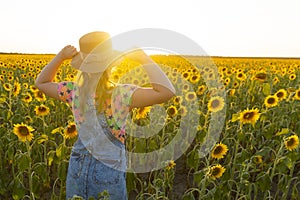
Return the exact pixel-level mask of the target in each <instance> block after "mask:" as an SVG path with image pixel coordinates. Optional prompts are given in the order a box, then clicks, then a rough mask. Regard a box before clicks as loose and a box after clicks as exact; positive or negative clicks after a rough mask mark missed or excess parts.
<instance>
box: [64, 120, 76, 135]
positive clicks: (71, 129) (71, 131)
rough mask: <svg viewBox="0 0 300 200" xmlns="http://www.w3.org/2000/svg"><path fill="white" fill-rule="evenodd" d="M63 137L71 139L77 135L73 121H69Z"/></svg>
mask: <svg viewBox="0 0 300 200" xmlns="http://www.w3.org/2000/svg"><path fill="white" fill-rule="evenodd" d="M63 136H64V138H66V139H71V138H74V137H76V136H77V129H76V124H75V123H74V122H70V123H69V124H68V126H67V127H66V128H65V131H64V135H63Z"/></svg>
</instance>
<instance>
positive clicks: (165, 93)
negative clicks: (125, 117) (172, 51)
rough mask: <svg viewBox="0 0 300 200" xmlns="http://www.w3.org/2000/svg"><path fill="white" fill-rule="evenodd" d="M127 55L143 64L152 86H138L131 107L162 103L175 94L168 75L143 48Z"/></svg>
mask: <svg viewBox="0 0 300 200" xmlns="http://www.w3.org/2000/svg"><path fill="white" fill-rule="evenodd" d="M126 57H128V58H129V59H132V60H135V61H137V62H139V63H140V64H142V65H143V68H144V70H145V71H146V73H147V75H148V77H149V80H150V82H151V86H152V87H150V88H142V87H141V88H137V89H136V90H135V91H134V93H133V94H132V98H131V99H132V101H131V108H135V107H145V106H151V105H154V104H160V103H163V102H166V101H168V100H169V99H171V98H172V97H173V96H174V95H175V93H176V91H175V88H174V86H173V85H172V83H171V81H170V80H169V79H168V77H167V75H166V74H165V73H164V72H163V71H162V70H161V68H160V67H159V66H158V65H157V63H155V62H154V61H153V60H152V59H151V58H150V57H149V56H148V55H147V54H146V53H145V52H144V51H143V50H141V49H136V50H135V51H133V52H132V53H129V54H128V55H126Z"/></svg>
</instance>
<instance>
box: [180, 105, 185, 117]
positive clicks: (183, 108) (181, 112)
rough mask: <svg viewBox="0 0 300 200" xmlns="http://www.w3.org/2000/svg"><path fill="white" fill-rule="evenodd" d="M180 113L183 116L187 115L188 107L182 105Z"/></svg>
mask: <svg viewBox="0 0 300 200" xmlns="http://www.w3.org/2000/svg"><path fill="white" fill-rule="evenodd" d="M179 113H180V115H181V116H182V117H184V116H186V114H187V108H186V107H185V106H180V109H179Z"/></svg>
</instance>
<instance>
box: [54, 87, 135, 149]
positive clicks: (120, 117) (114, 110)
mask: <svg viewBox="0 0 300 200" xmlns="http://www.w3.org/2000/svg"><path fill="white" fill-rule="evenodd" d="M136 88H137V86H136V85H131V84H120V85H118V86H117V87H116V88H115V89H114V92H113V95H112V99H113V101H112V99H107V100H106V104H105V116H106V121H107V124H108V126H109V129H110V132H111V133H112V134H113V135H114V136H115V137H116V138H117V139H118V140H119V141H121V142H122V143H124V138H125V120H126V116H127V114H128V113H129V107H130V105H131V95H132V94H133V92H134V91H135V89H136ZM76 89H77V87H75V83H74V82H67V81H65V82H60V83H59V84H58V95H59V97H60V99H61V100H62V101H63V102H66V103H68V104H69V106H70V108H71V109H72V112H73V115H74V118H75V120H76V121H77V122H80V121H82V120H83V118H82V116H81V114H80V109H79V102H78V98H77V97H76V96H75V91H76Z"/></svg>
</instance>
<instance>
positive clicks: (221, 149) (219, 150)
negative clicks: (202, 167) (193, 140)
mask: <svg viewBox="0 0 300 200" xmlns="http://www.w3.org/2000/svg"><path fill="white" fill-rule="evenodd" d="M227 151H228V148H227V146H226V145H225V144H222V143H219V144H217V145H216V146H215V147H214V148H213V150H212V152H211V157H213V158H216V159H221V158H224V156H225V155H226V153H227Z"/></svg>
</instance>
